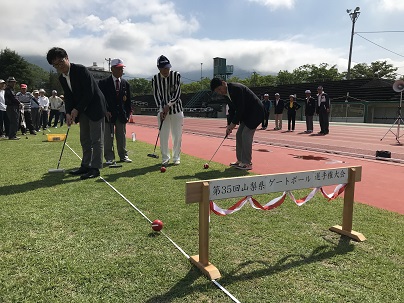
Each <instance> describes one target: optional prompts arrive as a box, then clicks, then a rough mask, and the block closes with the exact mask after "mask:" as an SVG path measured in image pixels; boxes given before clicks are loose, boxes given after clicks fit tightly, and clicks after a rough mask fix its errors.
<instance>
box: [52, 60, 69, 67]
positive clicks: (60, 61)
mask: <svg viewBox="0 0 404 303" xmlns="http://www.w3.org/2000/svg"><path fill="white" fill-rule="evenodd" d="M65 59H66V58H63V59H60V60H59V61H58V62H53V63H52V66H53V67H58V66H62V65H63V64H64V61H65Z"/></svg>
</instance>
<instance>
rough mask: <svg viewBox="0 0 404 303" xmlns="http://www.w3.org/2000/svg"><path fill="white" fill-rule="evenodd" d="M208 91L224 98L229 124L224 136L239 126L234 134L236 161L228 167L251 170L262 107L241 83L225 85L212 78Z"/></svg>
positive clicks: (262, 117)
mask: <svg viewBox="0 0 404 303" xmlns="http://www.w3.org/2000/svg"><path fill="white" fill-rule="evenodd" d="M210 89H211V91H212V92H215V93H216V94H218V95H220V96H222V97H224V98H225V100H226V103H227V104H228V105H229V115H230V116H231V123H230V125H228V126H227V128H226V136H228V135H230V134H231V132H232V131H233V129H234V128H235V127H236V125H237V124H239V127H238V129H237V133H236V158H237V161H236V162H232V163H230V166H233V167H235V168H238V169H242V170H250V169H252V162H251V161H252V144H253V139H254V134H255V131H256V129H257V127H258V126H259V125H260V124H261V123H262V120H263V119H264V114H265V109H264V105H263V104H262V102H261V100H260V99H259V98H258V97H257V96H256V95H255V94H254V93H253V91H252V90H250V89H249V88H248V87H247V86H245V85H243V84H241V83H227V82H226V81H223V80H221V79H219V78H213V79H212V80H211V81H210Z"/></svg>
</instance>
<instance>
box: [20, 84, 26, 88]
mask: <svg viewBox="0 0 404 303" xmlns="http://www.w3.org/2000/svg"><path fill="white" fill-rule="evenodd" d="M27 87H28V86H27V85H26V84H24V83H23V84H21V85H20V88H27Z"/></svg>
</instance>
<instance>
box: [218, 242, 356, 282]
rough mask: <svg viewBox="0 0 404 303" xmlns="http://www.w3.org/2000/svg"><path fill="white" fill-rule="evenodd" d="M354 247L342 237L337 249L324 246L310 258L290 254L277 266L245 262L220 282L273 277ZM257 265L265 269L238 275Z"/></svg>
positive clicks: (261, 262)
mask: <svg viewBox="0 0 404 303" xmlns="http://www.w3.org/2000/svg"><path fill="white" fill-rule="evenodd" d="M354 247H355V246H354V245H353V244H352V243H351V239H350V238H348V237H345V236H341V238H340V239H339V242H338V244H337V246H335V247H331V246H329V245H322V246H319V247H317V248H316V249H314V250H313V251H312V252H311V254H310V255H308V256H305V255H303V254H290V255H287V256H285V257H283V258H281V259H280V260H279V261H278V262H276V264H275V265H271V264H270V263H268V262H264V261H248V262H244V263H242V264H240V265H239V267H238V268H237V269H236V270H234V271H231V272H228V273H226V274H225V275H224V277H223V278H222V279H220V281H221V282H222V283H226V284H231V283H234V282H237V281H245V280H249V279H257V278H260V277H265V276H269V275H273V274H276V273H279V272H283V271H287V270H289V269H292V268H296V267H299V266H302V265H307V264H311V263H316V262H320V261H323V260H327V259H330V258H333V257H335V256H337V255H345V254H347V253H349V252H352V251H353V250H354ZM257 263H259V264H261V265H264V266H265V268H263V269H260V270H255V271H251V272H246V273H242V274H238V273H239V272H240V271H241V270H246V268H247V267H248V266H250V265H252V264H257Z"/></svg>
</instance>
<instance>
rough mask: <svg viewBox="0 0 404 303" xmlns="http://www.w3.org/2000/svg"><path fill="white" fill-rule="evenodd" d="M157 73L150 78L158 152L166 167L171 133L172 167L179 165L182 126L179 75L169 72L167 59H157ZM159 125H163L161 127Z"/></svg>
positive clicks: (175, 72)
mask: <svg viewBox="0 0 404 303" xmlns="http://www.w3.org/2000/svg"><path fill="white" fill-rule="evenodd" d="M157 68H158V69H159V73H158V74H156V75H154V76H153V78H152V88H153V96H154V101H155V102H156V105H157V108H158V115H157V119H158V125H159V128H160V126H161V130H160V151H161V158H162V164H163V165H167V164H168V163H169V161H170V159H171V157H170V151H169V149H168V139H169V136H170V132H171V138H172V142H173V144H172V146H173V150H172V160H173V164H174V165H178V164H180V157H181V142H182V124H183V121H184V113H183V111H182V101H181V98H180V97H181V75H180V73H179V72H177V71H172V70H171V63H170V60H168V58H167V57H165V56H163V55H161V56H160V57H158V58H157ZM161 123H163V124H162V125H161Z"/></svg>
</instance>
